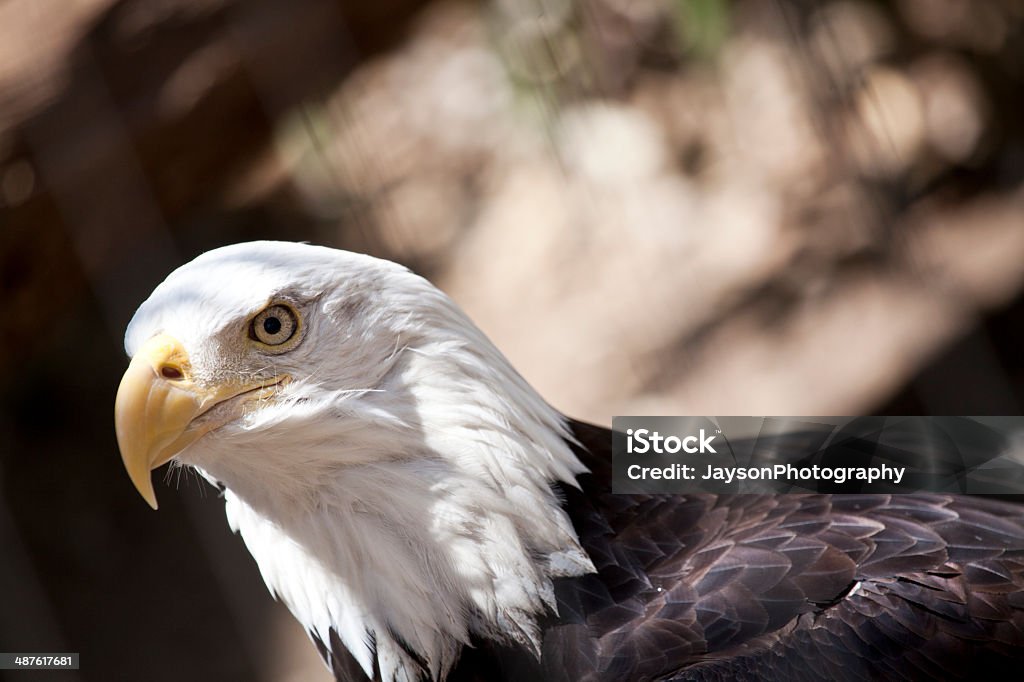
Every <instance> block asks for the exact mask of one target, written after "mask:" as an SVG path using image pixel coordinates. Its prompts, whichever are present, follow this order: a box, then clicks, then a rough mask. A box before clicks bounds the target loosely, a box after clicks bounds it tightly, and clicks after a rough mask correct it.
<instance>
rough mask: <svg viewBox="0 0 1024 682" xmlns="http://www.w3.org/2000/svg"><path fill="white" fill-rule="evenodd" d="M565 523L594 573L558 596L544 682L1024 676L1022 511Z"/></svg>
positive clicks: (826, 503) (643, 501) (926, 507)
mask: <svg viewBox="0 0 1024 682" xmlns="http://www.w3.org/2000/svg"><path fill="white" fill-rule="evenodd" d="M573 431H574V434H575V436H576V438H577V439H578V440H579V442H580V443H581V447H580V448H579V455H580V457H581V458H582V459H583V460H584V463H585V464H586V465H587V466H588V467H589V468H590V470H591V472H592V473H591V474H589V475H587V476H584V477H582V478H581V484H582V486H583V490H582V491H576V490H573V489H570V488H566V489H565V490H564V491H563V492H564V494H565V496H566V508H567V509H568V511H569V513H570V515H571V517H572V520H573V523H574V524H575V525H576V529H577V531H578V532H579V534H580V539H581V542H582V543H583V546H584V547H585V548H586V549H587V550H588V552H590V554H591V557H592V558H593V559H594V563H595V566H596V567H597V569H598V574H597V575H594V576H587V577H584V578H581V579H572V580H563V581H560V583H559V584H558V586H557V593H558V597H559V602H560V618H559V619H557V620H556V619H553V620H552V622H551V623H550V624H549V628H548V630H547V634H546V640H545V647H544V652H545V653H544V661H543V663H542V666H543V670H542V675H543V677H545V678H547V679H590V680H597V679H606V680H613V679H614V680H623V679H723V680H724V679H730V680H735V679H758V680H763V679H785V680H799V679H837V680H841V679H850V680H857V679H880V678H881V679H901V678H911V679H928V678H932V679H950V678H957V677H961V676H962V677H968V676H971V677H976V676H978V675H980V674H983V673H985V672H987V671H988V672H991V671H999V670H1005V667H1004V666H1006V665H1013V664H1014V662H1018V661H1024V597H1022V596H1021V595H1022V591H1021V588H1022V587H1024V509H1022V508H1021V507H1020V506H1018V505H1013V504H1009V503H1006V502H999V501H991V500H986V499H980V498H972V497H960V496H950V495H900V496H888V495H846V496H835V497H833V496H828V495H778V496H758V495H743V496H715V495H694V496H655V495H650V496H644V495H629V496H627V495H612V494H611V492H610V489H609V487H610V479H611V477H610V468H609V467H610V456H609V451H610V445H611V436H610V432H609V431H607V430H606V429H601V428H599V427H594V426H590V425H586V424H581V423H573Z"/></svg>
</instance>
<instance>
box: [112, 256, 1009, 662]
mask: <svg viewBox="0 0 1024 682" xmlns="http://www.w3.org/2000/svg"><path fill="white" fill-rule="evenodd" d="M125 345H126V349H127V351H128V355H129V356H130V357H131V362H130V365H129V367H128V369H127V371H126V373H125V375H124V378H123V380H122V382H121V385H120V388H119V390H118V394H117V400H116V405H115V417H116V431H117V439H118V444H119V447H120V450H121V455H122V458H123V461H124V465H125V467H126V469H127V471H128V474H129V476H130V477H131V480H132V482H133V483H134V484H135V487H136V488H137V489H138V491H139V492H140V493H141V494H142V496H143V497H144V498H145V499H146V501H147V502H149V504H150V505H151V506H152V507H153V508H156V506H157V505H156V497H155V494H154V489H153V485H152V482H151V480H150V472H151V471H152V470H153V469H154V468H156V467H159V466H160V465H162V464H164V463H166V462H168V461H171V460H173V461H175V462H177V463H178V464H179V465H184V466H191V467H194V468H195V469H196V470H197V471H198V472H199V473H200V474H201V475H202V476H204V477H205V478H206V479H208V480H209V481H210V482H212V483H214V484H216V485H217V486H219V487H221V488H222V490H223V498H224V502H225V507H226V511H227V518H228V523H229V524H230V525H231V528H232V529H233V530H234V531H236V532H237V533H238V534H240V535H241V537H242V538H243V540H244V541H245V544H246V546H247V547H248V549H249V551H250V552H251V553H252V555H253V557H254V558H255V560H256V562H257V564H258V565H259V569H260V571H261V573H262V575H263V578H264V580H265V581H266V584H267V587H268V588H269V589H270V591H271V593H272V594H273V595H274V596H275V597H276V598H278V599H280V600H282V601H283V602H284V603H285V604H286V605H287V606H288V608H289V609H290V610H291V612H292V614H294V616H295V618H297V619H298V620H299V621H300V622H301V623H302V625H303V626H304V627H305V628H306V630H307V632H308V633H309V635H310V637H311V638H312V640H313V641H314V643H315V644H316V646H317V647H318V649H319V651H320V653H321V655H322V656H323V658H324V660H325V662H326V664H327V665H328V666H329V667H330V669H331V670H332V671H333V673H334V675H335V676H337V678H338V679H346V680H347V679H351V680H357V679H372V680H381V681H383V682H396V681H413V680H498V679H514V680H523V679H528V680H542V679H543V680H691V679H692V680H697V679H709V680H714V679H758V680H761V679H785V680H801V679H809V680H810V679H842V680H846V679H851V680H859V679H894V678H900V679H903V678H912V679H925V678H935V679H949V678H956V677H970V678H978V677H981V676H982V675H984V674H986V673H1002V674H1005V671H1006V670H1008V668H1007V667H1006V666H1008V665H1012V664H1013V663H1014V662H1015V661H1019V660H1021V659H1024V632H1022V628H1024V592H1021V589H1020V588H1021V585H1022V584H1024V513H1022V510H1021V509H1020V508H1018V507H1016V506H1013V505H1011V504H1008V503H1002V502H997V501H991V500H985V499H980V498H968V497H958V496H945V495H898V496H886V495H856V496H840V495H836V496H828V495H779V496H756V495H739V496H716V495H709V494H703V495H692V496H669V495H613V494H611V490H610V457H609V450H610V445H611V437H610V432H609V431H608V430H606V429H603V428H599V427H595V426H590V425H586V424H583V423H580V422H576V421H573V420H570V419H567V418H566V417H564V416H563V415H561V414H560V413H559V412H557V411H556V410H554V409H553V408H552V407H550V406H549V405H548V404H547V403H546V402H545V401H544V400H543V399H542V398H541V397H540V396H539V395H538V394H537V393H536V392H535V391H534V390H533V389H532V388H531V387H530V386H529V384H527V382H526V381H525V380H524V379H523V378H522V377H521V376H519V374H517V373H516V371H515V370H514V369H513V368H512V366H511V365H510V364H509V362H508V361H507V360H506V359H505V358H504V357H503V356H502V354H501V353H500V352H499V351H498V350H497V349H496V348H495V346H494V345H493V344H492V343H491V342H490V341H489V340H488V339H487V338H486V337H485V336H484V334H483V333H481V331H480V330H479V329H477V328H476V327H475V326H474V325H473V323H472V322H471V321H470V320H469V319H468V318H467V317H466V316H465V315H464V314H463V313H462V312H461V311H460V310H459V309H458V307H457V306H456V305H455V304H454V303H453V302H452V301H451V300H450V299H449V298H448V297H446V296H445V295H444V294H443V293H441V292H440V291H439V290H438V289H436V288H435V287H434V286H432V285H431V284H430V283H428V282H427V281H426V280H424V279H423V278H421V277H418V276H416V275H414V274H413V273H411V272H409V271H408V270H406V269H405V268H403V267H401V266H399V265H396V264H394V263H390V262H387V261H383V260H378V259H374V258H371V257H368V256H365V255H359V254H354V253H348V252H344V251H337V250H333V249H328V248H323V247H318V246H310V245H304V244H292V243H273V242H256V243H248V244H239V245H234V246H229V247H225V248H221V249H217V250H214V251H211V252H209V253H206V254H204V255H202V256H200V257H198V258H196V259H195V260H194V261H192V262H190V263H188V264H186V265H184V266H182V267H180V268H179V269H178V270H176V271H174V272H173V273H171V275H170V276H168V277H167V279H166V280H165V281H164V282H163V283H162V284H160V285H159V286H158V287H157V288H156V290H155V291H154V292H153V293H152V295H151V296H150V297H149V298H148V299H147V300H146V301H145V302H144V303H143V304H142V306H141V307H140V308H139V310H138V311H137V313H136V314H135V316H134V318H133V319H132V321H131V323H130V325H129V326H128V329H127V334H126V341H125Z"/></svg>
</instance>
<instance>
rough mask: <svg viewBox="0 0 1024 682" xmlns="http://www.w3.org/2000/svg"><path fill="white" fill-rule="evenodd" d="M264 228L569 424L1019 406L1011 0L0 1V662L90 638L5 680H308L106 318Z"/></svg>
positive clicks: (1016, 107) (1019, 9)
mask: <svg viewBox="0 0 1024 682" xmlns="http://www.w3.org/2000/svg"><path fill="white" fill-rule="evenodd" d="M260 238H275V239H289V240H308V241H312V242H315V243H320V244H326V245H330V246H336V247H342V248H347V249H352V250H359V251H365V252H368V253H371V254H374V255H378V256H383V257H387V258H391V259H393V260H397V261H400V262H403V263H405V264H407V265H409V266H410V267H412V268H413V269H415V270H417V271H418V272H420V273H422V274H424V275H425V276H427V277H429V278H430V279H432V280H433V281H434V282H435V283H437V284H438V285H439V286H440V287H442V288H443V289H444V290H446V291H447V292H449V293H450V294H451V295H452V296H453V297H454V298H455V299H456V300H457V301H458V302H459V303H461V304H462V305H463V306H464V307H465V308H466V310H467V311H468V312H469V314H470V315H471V316H472V317H473V318H474V319H475V320H476V322H477V323H478V324H479V325H480V326H481V327H482V328H483V329H484V331H485V332H487V333H488V334H489V335H490V336H491V337H492V338H493V339H494V341H495V342H496V343H497V345H498V346H499V347H500V348H501V349H502V350H503V351H504V352H505V353H506V354H507V355H508V356H509V357H510V358H511V360H512V361H513V363H514V364H515V365H516V366H517V367H518V368H519V369H520V370H521V371H522V373H523V374H524V375H525V376H526V377H527V378H528V379H529V380H530V381H531V382H532V383H533V385H534V386H536V387H537V388H538V389H539V390H540V391H541V392H542V394H544V395H545V396H546V397H547V398H548V399H549V400H550V401H551V402H552V403H553V404H554V405H555V406H556V407H558V408H559V409H561V410H562V411H564V412H566V413H567V414H571V415H573V416H576V417H580V418H584V419H589V420H592V421H595V422H598V423H603V424H607V423H610V419H611V416H612V415H613V414H714V415H725V414H751V415H785V414H801V415H812V414H820V415H832V414H836V415H839V414H859V413H879V414H965V415H973V414H1019V413H1020V411H1021V404H1022V400H1024V355H1022V352H1021V351H1022V348H1024V324H1022V320H1024V297H1022V287H1024V0H975V1H974V2H970V1H968V0H899V1H897V2H872V1H868V0H835V1H826V0H777V1H739V0H736V1H730V0H480V1H478V2H457V1H453V0H374V1H372V2H371V1H370V0H291V1H290V2H281V1H272V0H74V1H62V2H57V1H55V0H0V288H2V292H3V303H2V311H3V313H2V316H0V318H2V326H0V330H2V332H0V407H2V409H0V651H8V652H14V651H21V652H66V651H77V652H81V669H80V670H79V671H77V672H76V673H61V674H52V675H50V674H47V673H40V672H34V673H27V672H22V673H6V674H5V673H3V672H2V671H0V677H3V678H4V679H8V678H9V679H12V680H29V679H31V680H44V679H46V680H48V679H54V680H140V679H145V680H181V679H188V680H256V681H267V682H271V681H273V682H278V681H281V682H283V681H293V680H294V681H298V680H314V681H316V680H325V679H327V674H326V672H325V671H324V670H323V669H322V667H321V665H320V663H319V660H318V658H317V656H316V654H315V652H314V649H313V647H312V646H311V645H310V644H309V642H308V641H307V640H306V637H305V635H304V633H303V632H302V630H301V628H299V626H298V625H297V624H295V623H294V622H293V621H292V620H291V618H290V616H289V615H288V614H287V613H286V611H285V609H284V608H283V607H282V606H280V605H279V604H276V603H275V602H273V601H272V600H271V599H270V597H269V596H268V595H267V593H266V590H265V588H264V587H263V585H262V581H261V579H260V577H259V574H258V572H257V570H256V567H255V564H254V563H253V561H252V560H251V559H250V558H249V556H248V554H247V553H246V552H245V550H244V547H243V546H242V543H241V542H240V540H239V539H238V538H236V537H234V536H232V535H231V533H230V531H229V530H228V528H227V524H226V523H225V521H224V514H223V509H222V506H223V505H222V503H221V502H220V501H219V500H218V499H217V496H216V494H215V492H214V491H213V490H212V489H210V488H209V487H206V486H205V485H204V484H200V483H199V482H197V481H196V480H195V479H194V478H192V477H184V478H181V479H172V480H167V481H166V485H165V484H164V483H162V482H159V481H158V486H157V487H158V495H159V497H160V500H161V509H160V512H159V513H152V512H150V511H149V510H148V508H147V507H146V505H145V504H144V502H143V501H142V500H141V499H140V498H139V497H138V495H137V494H136V493H135V491H134V490H133V489H132V487H131V484H130V483H129V481H128V478H127V476H126V475H125V474H124V472H123V471H122V468H121V464H120V458H119V456H118V453H117V449H116V444H115V441H114V432H113V424H112V406H113V399H114V393H115V391H116V387H117V383H118V381H119V379H120V375H121V373H122V371H123V370H124V368H125V367H126V365H127V359H126V358H125V357H124V351H123V349H122V346H121V341H122V334H123V330H124V327H125V325H126V323H127V321H128V320H129V319H130V317H131V314H132V312H133V311H134V309H135V308H136V307H137V306H138V304H139V303H140V302H141V301H142V300H143V299H144V298H145V297H146V296H147V295H148V293H149V292H150V290H151V289H152V288H153V287H154V286H155V285H156V284H157V283H158V282H160V281H161V280H162V279H163V278H164V277H165V276H166V274H167V273H168V272H169V271H171V270H172V269H173V268H174V267H176V266H177V265H179V264H181V263H183V262H185V261H187V260H189V259H191V258H192V257H194V256H195V255H197V254H199V253H201V252H202V251H204V250H206V249H209V248H213V247H216V246H219V245H222V244H227V243H233V242H238V241H243V240H250V239H260ZM157 477H158V479H160V477H161V474H160V473H158V474H157ZM168 487H169V488H172V489H174V488H176V489H177V490H172V489H168Z"/></svg>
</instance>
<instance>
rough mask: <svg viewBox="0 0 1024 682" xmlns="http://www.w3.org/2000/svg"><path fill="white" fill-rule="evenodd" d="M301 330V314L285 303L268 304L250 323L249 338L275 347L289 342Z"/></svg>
mask: <svg viewBox="0 0 1024 682" xmlns="http://www.w3.org/2000/svg"><path fill="white" fill-rule="evenodd" d="M298 331H299V315H298V313H296V312H295V310H294V309H293V308H292V307H291V306H288V305H285V304H283V303H275V304H273V305H270V306H267V307H266V308H264V309H263V310H261V311H260V312H258V313H256V316H255V317H253V318H252V321H251V322H250V323H249V338H250V339H252V340H253V341H256V342H257V343H259V344H261V345H264V346H269V347H275V346H281V345H283V344H285V343H288V342H289V341H291V340H292V339H293V338H295V335H296V333H297V332H298Z"/></svg>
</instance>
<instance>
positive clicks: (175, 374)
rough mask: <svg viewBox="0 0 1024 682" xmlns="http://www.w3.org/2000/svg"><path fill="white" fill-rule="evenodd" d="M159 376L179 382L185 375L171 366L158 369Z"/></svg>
mask: <svg viewBox="0 0 1024 682" xmlns="http://www.w3.org/2000/svg"><path fill="white" fill-rule="evenodd" d="M160 376H162V377H163V378H164V379H169V380H171V381H179V380H181V379H184V378H185V374H184V373H183V372H182V371H181V370H180V369H179V368H177V367H175V366H173V365H163V366H162V367H161V368H160Z"/></svg>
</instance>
